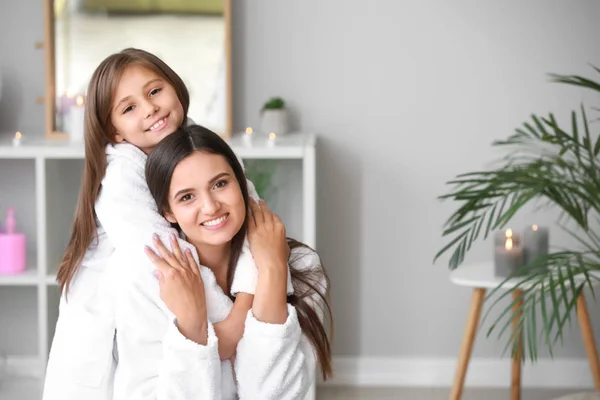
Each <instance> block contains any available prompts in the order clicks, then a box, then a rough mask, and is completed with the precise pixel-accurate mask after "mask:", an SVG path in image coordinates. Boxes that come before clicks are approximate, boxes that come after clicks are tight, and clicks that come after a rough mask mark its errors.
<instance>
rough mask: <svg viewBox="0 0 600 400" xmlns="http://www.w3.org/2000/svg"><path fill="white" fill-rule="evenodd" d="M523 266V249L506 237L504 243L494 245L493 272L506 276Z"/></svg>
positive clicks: (499, 275)
mask: <svg viewBox="0 0 600 400" xmlns="http://www.w3.org/2000/svg"><path fill="white" fill-rule="evenodd" d="M522 266H523V249H522V248H521V247H520V246H518V245H517V244H515V243H513V238H512V237H507V238H506V240H505V242H504V245H502V246H496V249H495V252H494V274H495V275H496V276H498V277H502V278H506V277H508V276H510V275H511V274H513V273H514V272H515V271H517V270H518V269H519V268H521V267H522Z"/></svg>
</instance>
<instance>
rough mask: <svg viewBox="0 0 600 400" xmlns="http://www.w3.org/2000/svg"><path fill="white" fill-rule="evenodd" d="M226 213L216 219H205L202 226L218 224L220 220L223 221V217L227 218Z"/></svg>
mask: <svg viewBox="0 0 600 400" xmlns="http://www.w3.org/2000/svg"><path fill="white" fill-rule="evenodd" d="M227 215H228V214H227ZM227 215H223V216H222V217H219V218H217V219H213V220H212V221H206V222H204V223H203V224H202V225H204V226H216V225H219V224H220V223H221V222H223V221H225V219H227Z"/></svg>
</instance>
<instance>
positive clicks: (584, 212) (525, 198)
mask: <svg viewBox="0 0 600 400" xmlns="http://www.w3.org/2000/svg"><path fill="white" fill-rule="evenodd" d="M594 69H595V70H596V71H597V72H600V69H597V68H595V67H594ZM551 79H552V80H553V81H554V82H558V83H564V84H569V85H574V86H578V87H583V88H586V89H591V90H594V91H597V92H600V84H599V83H597V82H594V81H592V80H590V79H587V78H582V77H579V76H564V75H556V74H553V75H551ZM493 145H494V146H498V147H503V148H506V149H507V150H508V151H507V155H506V156H505V157H504V158H503V159H502V160H500V161H501V164H500V166H499V167H497V168H496V169H492V170H488V171H478V172H471V173H467V174H462V175H458V176H457V177H456V178H455V179H454V180H452V181H450V182H448V185H449V186H450V187H451V189H450V191H449V192H448V193H447V194H445V195H443V196H440V199H441V200H452V201H454V202H456V203H457V204H458V206H457V207H458V208H457V209H456V210H455V211H454V212H453V213H452V215H451V216H450V217H449V218H448V220H447V221H446V222H445V224H444V230H443V234H442V235H443V236H444V237H446V236H448V237H450V239H449V241H448V243H447V244H446V245H445V246H444V247H443V248H442V249H441V250H440V251H439V252H438V253H437V254H436V255H435V258H434V261H435V260H437V259H439V258H440V257H441V256H442V255H444V254H446V253H451V256H450V258H449V261H448V266H449V268H450V269H455V268H457V267H458V266H459V265H460V264H461V263H462V262H463V261H464V259H465V255H466V253H467V252H468V251H469V250H470V249H471V247H472V245H473V243H474V242H476V241H477V240H478V239H480V238H483V239H486V238H487V237H488V236H489V235H490V233H491V232H493V231H495V230H498V229H502V228H503V227H505V226H506V224H507V223H508V222H509V221H510V220H511V219H512V218H513V216H514V215H515V214H516V213H517V212H518V211H519V210H521V209H522V208H523V207H524V206H525V205H527V204H530V203H531V202H535V203H536V204H540V206H544V207H550V208H554V209H557V210H559V211H560V214H561V215H560V217H561V219H560V220H561V221H562V220H564V219H568V220H569V221H572V222H574V223H575V225H576V230H571V229H568V228H566V226H563V229H565V231H566V232H568V233H569V234H570V235H571V236H572V237H573V238H575V239H576V241H577V243H578V244H579V245H580V246H581V247H582V250H580V251H575V250H565V251H560V252H555V253H552V254H549V255H548V256H547V257H543V258H540V259H537V260H534V261H533V262H531V263H530V264H529V265H527V266H525V267H524V269H523V270H522V271H519V276H518V278H519V284H518V285H517V286H516V287H515V288H513V289H512V290H509V291H505V292H503V293H502V294H501V295H498V296H497V298H496V299H495V300H494V302H493V303H492V307H490V309H493V308H494V306H495V305H497V304H498V302H499V301H500V300H502V299H504V298H506V297H507V296H508V295H510V294H511V293H515V291H517V290H519V292H517V293H520V295H519V296H517V297H515V298H512V297H509V298H512V301H511V302H510V304H508V306H506V308H505V309H504V310H503V311H502V312H501V313H500V315H499V317H497V318H496V319H495V320H494V321H493V323H492V324H491V327H490V329H489V331H488V335H490V334H491V333H492V331H494V330H496V329H497V330H498V331H499V332H498V337H499V338H500V337H506V336H508V340H507V344H506V348H505V350H508V349H509V348H510V349H512V355H513V356H516V349H517V347H516V343H517V341H516V339H517V338H519V337H522V338H523V339H522V344H523V346H524V349H527V351H523V353H522V357H523V358H525V357H526V353H528V354H529V357H530V358H531V360H532V361H534V360H536V359H537V355H538V341H539V340H540V339H541V340H543V342H544V343H545V345H546V346H547V347H548V349H549V350H550V353H551V354H552V352H553V348H554V347H555V345H556V344H557V343H558V342H560V341H561V340H562V338H563V329H564V327H565V325H566V324H567V323H568V322H570V316H571V312H572V311H573V309H574V308H575V307H576V304H577V298H578V296H579V295H580V294H581V292H582V290H583V289H584V288H586V287H589V288H590V289H591V290H592V291H593V287H592V285H593V284H594V283H595V281H596V280H597V279H598V276H600V275H599V274H600V235H598V234H597V233H596V232H594V231H593V229H592V228H591V226H590V222H596V223H597V222H598V221H600V171H599V170H598V167H599V165H598V164H599V163H600V160H598V154H599V153H600V136H599V135H598V134H597V133H594V134H593V133H592V132H591V131H590V124H589V123H588V117H587V115H586V110H585V108H584V106H583V105H582V106H581V107H580V109H579V110H578V111H572V113H571V118H570V124H569V127H568V128H565V127H561V126H560V125H559V123H558V122H557V120H556V118H555V116H554V115H553V114H548V116H547V117H539V116H537V115H532V116H531V119H530V120H529V121H527V122H525V123H524V124H523V125H522V126H521V127H520V128H518V129H516V130H515V133H514V134H513V135H512V136H510V137H508V138H507V139H505V140H499V141H495V142H494V143H493ZM511 278H514V277H511ZM499 288H500V286H499V287H498V288H496V289H495V290H493V291H492V292H491V293H490V294H489V295H488V296H487V300H490V299H491V298H492V297H493V296H495V295H497V294H499V292H498V289H499ZM521 291H522V292H521ZM592 293H593V292H592ZM515 315H517V316H518V317H517V320H516V321H515V322H514V323H515V324H516V328H515V329H513V327H512V324H513V319H514V318H515ZM488 318H489V310H488V314H486V316H485V318H484V320H486V319H488ZM507 332H508V333H509V334H507Z"/></svg>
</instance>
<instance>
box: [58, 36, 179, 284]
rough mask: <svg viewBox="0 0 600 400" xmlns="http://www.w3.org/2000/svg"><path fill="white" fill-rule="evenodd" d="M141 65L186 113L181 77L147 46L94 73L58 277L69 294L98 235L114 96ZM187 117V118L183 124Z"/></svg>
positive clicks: (117, 56) (110, 61)
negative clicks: (128, 72)
mask: <svg viewBox="0 0 600 400" xmlns="http://www.w3.org/2000/svg"><path fill="white" fill-rule="evenodd" d="M131 65H138V66H142V67H144V68H147V69H149V70H150V71H152V72H154V73H156V74H157V75H158V76H160V77H161V78H163V79H164V80H165V81H166V82H168V83H169V84H171V85H172V86H173V87H174V88H175V92H176V93H177V97H178V99H179V101H180V103H181V105H182V106H183V112H184V114H183V115H187V111H188V108H189V104H190V98H189V94H188V91H187V88H186V87H185V84H184V83H183V81H182V80H181V78H180V77H179V76H178V75H177V74H176V73H175V72H174V71H173V70H172V69H171V68H170V67H169V66H168V65H167V64H165V63H164V62H163V61H162V60H161V59H160V58H158V57H156V56H155V55H153V54H151V53H148V52H146V51H144V50H138V49H132V48H129V49H125V50H123V51H121V52H119V53H115V54H112V55H110V56H109V57H107V58H106V59H105V60H104V61H102V63H100V65H99V66H98V68H96V71H94V74H93V75H92V79H91V80H90V83H89V86H88V90H87V96H86V103H85V113H84V121H85V122H84V124H85V125H84V127H85V128H84V129H85V166H84V169H83V176H82V179H81V187H80V189H79V198H78V200H77V207H76V210H75V219H74V222H73V228H72V230H71V238H70V239H69V244H68V245H67V249H66V251H65V253H64V256H63V259H62V261H61V263H60V265H59V268H58V274H57V281H58V285H59V288H60V291H61V293H62V292H65V294H68V292H69V286H70V284H71V282H72V280H73V277H74V276H75V273H76V272H77V270H78V269H79V265H80V264H81V261H82V260H83V257H84V255H85V253H86V251H87V250H88V247H90V245H91V244H92V241H93V240H94V238H95V237H96V213H95V211H94V204H95V202H96V198H97V197H98V194H99V193H100V184H101V183H102V179H103V178H104V174H105V173H106V153H105V150H104V149H105V147H106V145H107V144H109V143H112V144H114V143H115V135H116V131H115V128H114V127H113V126H112V124H111V122H110V110H111V107H112V103H113V96H114V93H115V91H116V88H117V85H118V84H119V81H120V80H121V76H122V75H123V72H124V71H125V69H126V68H127V67H129V66H131ZM185 123H186V121H185V119H184V121H183V124H185Z"/></svg>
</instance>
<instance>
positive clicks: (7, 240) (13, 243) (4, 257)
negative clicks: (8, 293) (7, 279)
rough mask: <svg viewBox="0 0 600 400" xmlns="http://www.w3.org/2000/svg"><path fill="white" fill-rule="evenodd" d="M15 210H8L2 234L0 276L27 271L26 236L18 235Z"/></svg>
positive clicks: (0, 241)
mask: <svg viewBox="0 0 600 400" xmlns="http://www.w3.org/2000/svg"><path fill="white" fill-rule="evenodd" d="M16 227H17V221H16V219H15V210H14V209H12V208H9V209H8V214H7V216H6V221H5V223H4V232H2V233H0V275H15V274H20V273H22V272H23V271H25V235H24V234H22V233H17V232H16V231H17V229H16Z"/></svg>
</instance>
